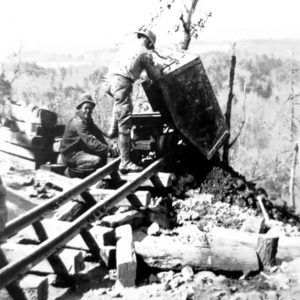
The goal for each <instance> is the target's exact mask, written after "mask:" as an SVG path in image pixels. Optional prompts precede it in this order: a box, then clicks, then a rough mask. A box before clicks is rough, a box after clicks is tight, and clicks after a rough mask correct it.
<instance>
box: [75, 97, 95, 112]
mask: <svg viewBox="0 0 300 300" xmlns="http://www.w3.org/2000/svg"><path fill="white" fill-rule="evenodd" d="M84 103H91V104H93V107H95V106H96V103H95V102H94V100H93V98H92V96H91V95H90V94H89V93H84V94H82V95H81V96H80V98H79V103H78V104H77V106H76V109H80V107H81V105H82V104H84Z"/></svg>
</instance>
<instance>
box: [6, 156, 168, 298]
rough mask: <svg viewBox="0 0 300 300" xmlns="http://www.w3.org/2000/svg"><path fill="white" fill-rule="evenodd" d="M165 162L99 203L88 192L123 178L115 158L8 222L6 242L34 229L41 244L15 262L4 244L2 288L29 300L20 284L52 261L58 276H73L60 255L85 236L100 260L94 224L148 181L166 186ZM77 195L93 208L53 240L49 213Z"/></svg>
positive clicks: (157, 185)
mask: <svg viewBox="0 0 300 300" xmlns="http://www.w3.org/2000/svg"><path fill="white" fill-rule="evenodd" d="M164 162H165V158H160V159H158V160H157V161H155V162H153V163H152V164H151V165H149V166H148V167H147V168H145V169H144V170H143V171H142V172H140V173H136V174H135V176H131V179H130V180H127V181H124V183H123V184H122V185H121V186H120V187H118V188H116V189H115V190H114V191H112V192H110V193H109V194H108V195H107V196H105V197H104V198H103V199H102V200H101V201H98V202H97V201H96V200H95V199H94V198H93V196H92V195H91V194H89V192H88V189H89V188H90V187H91V186H93V185H95V184H96V183H97V182H99V181H100V180H101V179H104V178H107V177H108V176H109V177H111V179H113V180H116V179H120V176H119V174H118V166H119V163H120V159H115V160H113V161H111V162H110V163H108V164H107V165H106V166H104V167H103V168H101V169H99V170H97V171H96V172H94V173H93V174H91V175H89V176H88V177H86V178H85V179H83V180H80V181H79V182H78V183H77V184H75V185H74V186H72V187H70V188H68V189H66V190H65V191H62V192H60V193H59V194H57V195H56V196H55V197H53V198H51V199H49V200H47V201H46V202H44V203H43V204H41V205H38V206H36V207H34V208H33V209H31V210H29V211H27V212H26V213H25V214H23V215H21V216H19V217H17V218H15V219H13V220H12V221H10V222H8V223H7V225H6V227H5V229H4V231H3V232H1V234H0V241H2V243H4V242H7V241H10V240H11V239H12V238H13V237H14V235H16V234H17V233H18V232H20V231H21V230H23V229H24V228H27V227H30V226H32V227H33V229H34V232H35V234H36V236H37V238H38V240H39V242H40V244H38V245H37V246H36V247H35V248H34V250H33V251H32V252H30V253H29V254H28V255H24V257H22V258H20V259H18V260H13V261H11V262H9V260H8V259H7V256H6V253H5V250H3V247H2V246H3V245H4V244H2V245H0V267H1V269H0V289H3V288H6V290H7V291H8V293H9V294H10V296H11V297H12V298H13V299H15V300H23V299H28V296H27V295H26V293H25V292H24V290H23V289H22V288H21V287H20V284H19V282H20V280H21V279H22V278H24V277H25V276H27V274H28V272H30V270H31V269H33V268H34V267H35V266H36V265H37V264H39V263H40V262H42V261H44V260H47V261H48V262H49V264H50V265H51V268H52V269H53V272H54V273H55V274H59V276H62V277H66V278H68V277H70V276H71V275H70V274H69V271H68V269H67V267H66V266H65V264H64V261H63V260H62V259H61V257H60V256H59V253H60V252H61V251H62V249H63V247H64V246H66V244H67V243H68V242H69V241H71V240H72V239H73V238H74V237H76V236H78V235H80V236H81V237H82V239H83V240H84V242H85V244H86V246H87V248H88V249H89V251H90V253H91V254H92V255H94V257H99V256H100V254H99V253H100V247H99V245H98V244H97V242H96V241H95V239H94V238H93V236H92V235H91V234H90V232H89V226H90V224H91V222H93V221H95V220H98V219H101V218H102V217H103V216H104V213H105V211H106V210H107V209H108V208H110V207H112V206H113V205H115V204H117V203H118V202H120V201H121V200H122V199H124V198H126V197H128V199H130V194H131V193H133V192H134V191H136V190H137V189H138V188H139V187H140V186H141V185H142V184H143V183H144V182H146V181H147V180H149V179H150V180H151V182H152V183H153V185H154V186H156V187H160V186H161V184H162V183H161V182H160V180H159V177H158V176H157V174H158V171H159V170H160V169H161V167H162V166H163V164H164ZM76 195H81V196H82V197H83V198H84V199H85V201H87V202H88V203H89V206H90V208H89V209H88V210H86V211H85V212H84V213H83V214H81V215H80V216H79V217H77V218H76V219H75V220H73V221H72V222H70V224H69V226H68V228H66V229H63V230H62V231H61V232H60V233H58V234H56V235H55V236H51V237H49V236H48V233H47V230H46V228H45V226H44V225H43V222H42V221H43V219H44V218H45V216H46V215H47V214H48V213H49V212H53V211H54V210H56V209H58V208H59V207H61V206H62V205H63V204H64V203H66V202H68V201H69V200H70V198H71V197H74V196H76Z"/></svg>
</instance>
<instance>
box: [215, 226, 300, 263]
mask: <svg viewBox="0 0 300 300" xmlns="http://www.w3.org/2000/svg"><path fill="white" fill-rule="evenodd" d="M260 236H264V235H261V234H255V233H249V232H242V231H239V230H235V229H227V228H220V227H215V228H213V229H212V231H211V232H210V237H211V238H212V241H213V243H215V244H216V245H219V246H220V247H222V246H223V245H225V246H236V247H238V246H248V247H251V248H252V249H255V250H256V246H257V243H258V238H259V237H260ZM296 257H300V237H299V236H298V237H288V236H281V237H280V239H279V241H278V252H277V259H279V260H291V259H294V258H296Z"/></svg>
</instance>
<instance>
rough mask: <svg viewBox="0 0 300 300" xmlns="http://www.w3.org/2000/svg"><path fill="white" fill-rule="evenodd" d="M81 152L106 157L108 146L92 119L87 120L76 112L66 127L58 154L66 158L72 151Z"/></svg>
mask: <svg viewBox="0 0 300 300" xmlns="http://www.w3.org/2000/svg"><path fill="white" fill-rule="evenodd" d="M81 150H83V151H86V152H88V153H97V154H98V155H107V151H108V146H107V143H106V141H105V139H104V137H103V134H102V131H101V130H100V129H99V128H98V127H97V125H96V124H95V123H94V121H93V119H92V118H91V119H88V120H87V119H86V118H84V117H83V116H82V114H81V113H80V112H77V113H76V115H75V117H73V118H72V119H71V120H70V121H69V123H68V124H67V125H66V129H65V132H64V136H63V139H62V143H61V147H60V152H61V153H62V154H63V155H65V156H68V154H71V153H73V152H74V151H76V152H77V151H81Z"/></svg>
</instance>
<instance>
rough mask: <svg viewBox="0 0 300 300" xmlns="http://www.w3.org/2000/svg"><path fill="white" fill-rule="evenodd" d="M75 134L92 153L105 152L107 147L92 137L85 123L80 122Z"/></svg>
mask: <svg viewBox="0 0 300 300" xmlns="http://www.w3.org/2000/svg"><path fill="white" fill-rule="evenodd" d="M77 134H78V136H79V137H80V139H81V140H82V142H83V143H84V144H85V145H86V146H87V147H88V148H89V149H90V150H94V151H107V148H108V147H107V145H106V144H105V143H104V142H101V141H100V140H98V139H97V138H96V137H95V135H93V134H92V133H91V132H90V131H89V128H88V126H87V124H86V123H84V122H81V123H80V124H79V126H78V128H77Z"/></svg>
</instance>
